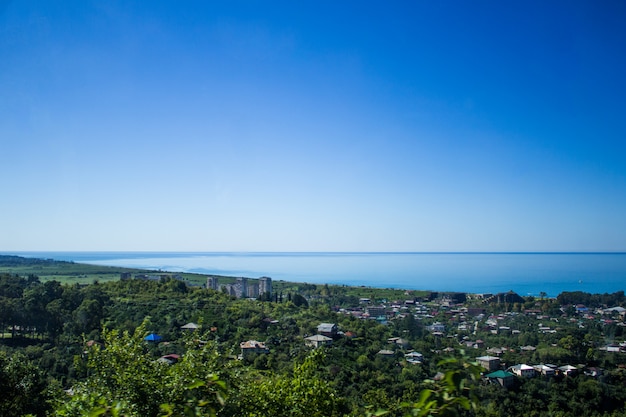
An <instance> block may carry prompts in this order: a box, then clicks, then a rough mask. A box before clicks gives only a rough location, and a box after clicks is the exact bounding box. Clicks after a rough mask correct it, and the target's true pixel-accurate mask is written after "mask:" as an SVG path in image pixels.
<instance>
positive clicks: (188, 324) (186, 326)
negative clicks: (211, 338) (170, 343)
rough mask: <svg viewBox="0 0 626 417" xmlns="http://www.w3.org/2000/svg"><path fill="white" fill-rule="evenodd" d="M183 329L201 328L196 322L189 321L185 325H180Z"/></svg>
mask: <svg viewBox="0 0 626 417" xmlns="http://www.w3.org/2000/svg"><path fill="white" fill-rule="evenodd" d="M180 328H181V329H183V330H198V329H199V328H200V326H199V325H197V324H196V323H187V324H185V325H184V326H180Z"/></svg>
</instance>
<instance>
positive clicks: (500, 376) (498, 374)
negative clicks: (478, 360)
mask: <svg viewBox="0 0 626 417" xmlns="http://www.w3.org/2000/svg"><path fill="white" fill-rule="evenodd" d="M485 378H487V379H488V380H489V381H490V382H492V383H497V384H500V385H502V386H503V387H504V388H509V387H512V386H513V385H514V384H515V374H512V373H511V372H507V371H503V370H498V371H495V372H492V373H490V374H487V375H485Z"/></svg>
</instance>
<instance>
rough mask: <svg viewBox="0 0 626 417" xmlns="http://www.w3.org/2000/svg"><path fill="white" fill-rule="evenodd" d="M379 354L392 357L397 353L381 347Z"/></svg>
mask: <svg viewBox="0 0 626 417" xmlns="http://www.w3.org/2000/svg"><path fill="white" fill-rule="evenodd" d="M377 354H378V355H380V356H383V357H386V358H391V357H393V355H394V354H395V353H394V351H393V350H388V349H381V350H379V351H378V352H377Z"/></svg>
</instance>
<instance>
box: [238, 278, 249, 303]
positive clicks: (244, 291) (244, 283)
mask: <svg viewBox="0 0 626 417" xmlns="http://www.w3.org/2000/svg"><path fill="white" fill-rule="evenodd" d="M235 295H236V297H237V298H244V297H247V296H248V278H244V277H239V278H237V280H236V282H235Z"/></svg>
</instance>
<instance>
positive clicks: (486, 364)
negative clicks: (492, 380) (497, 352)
mask: <svg viewBox="0 0 626 417" xmlns="http://www.w3.org/2000/svg"><path fill="white" fill-rule="evenodd" d="M476 361H477V362H478V364H479V365H480V366H482V367H483V368H485V369H486V370H487V371H489V372H493V371H496V370H498V368H500V358H498V357H495V356H479V357H477V358H476Z"/></svg>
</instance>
